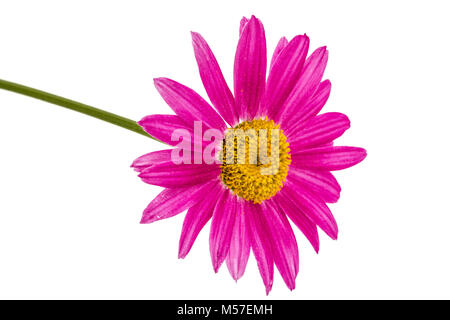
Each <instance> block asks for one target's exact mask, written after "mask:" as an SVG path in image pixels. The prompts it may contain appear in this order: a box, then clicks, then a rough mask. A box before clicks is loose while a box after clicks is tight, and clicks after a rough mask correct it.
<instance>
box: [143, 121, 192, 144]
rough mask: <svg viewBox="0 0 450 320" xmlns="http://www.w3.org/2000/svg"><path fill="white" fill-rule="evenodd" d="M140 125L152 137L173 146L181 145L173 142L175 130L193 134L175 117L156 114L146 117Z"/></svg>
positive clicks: (187, 126)
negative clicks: (172, 137)
mask: <svg viewBox="0 0 450 320" xmlns="http://www.w3.org/2000/svg"><path fill="white" fill-rule="evenodd" d="M138 124H139V125H140V126H141V127H142V128H144V130H145V131H146V132H147V133H148V134H149V135H151V136H152V137H154V138H156V139H158V140H161V141H162V142H164V143H167V144H169V145H172V146H175V145H177V144H178V143H179V141H172V140H171V136H172V133H173V132H174V131H175V130H180V129H182V130H187V131H188V132H192V133H193V130H192V129H191V127H190V126H189V125H187V124H186V122H184V121H183V120H182V119H181V118H180V117H179V116H175V115H166V114H154V115H150V116H146V117H144V118H143V119H142V120H141V121H139V122H138ZM192 125H193V124H192Z"/></svg>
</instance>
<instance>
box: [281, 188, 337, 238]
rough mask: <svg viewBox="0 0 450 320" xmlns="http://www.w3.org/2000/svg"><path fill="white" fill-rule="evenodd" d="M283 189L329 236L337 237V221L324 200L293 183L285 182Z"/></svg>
mask: <svg viewBox="0 0 450 320" xmlns="http://www.w3.org/2000/svg"><path fill="white" fill-rule="evenodd" d="M283 191H284V193H285V195H286V197H288V198H289V199H290V200H291V202H292V204H294V205H295V206H296V207H297V208H298V210H299V211H301V212H303V213H304V214H305V215H306V216H307V217H308V218H309V219H310V220H311V221H313V222H314V223H315V224H317V225H318V226H319V227H320V228H321V229H322V230H323V231H325V233H326V234H327V235H328V236H330V238H332V239H337V234H338V227H337V223H336V220H334V217H333V214H332V213H331V211H330V209H329V208H328V207H327V205H326V204H325V202H323V201H322V200H320V199H318V198H317V197H316V196H314V195H313V194H312V193H310V192H308V191H307V190H306V189H305V188H303V187H301V186H300V185H295V184H293V183H286V185H285V186H284V187H283Z"/></svg>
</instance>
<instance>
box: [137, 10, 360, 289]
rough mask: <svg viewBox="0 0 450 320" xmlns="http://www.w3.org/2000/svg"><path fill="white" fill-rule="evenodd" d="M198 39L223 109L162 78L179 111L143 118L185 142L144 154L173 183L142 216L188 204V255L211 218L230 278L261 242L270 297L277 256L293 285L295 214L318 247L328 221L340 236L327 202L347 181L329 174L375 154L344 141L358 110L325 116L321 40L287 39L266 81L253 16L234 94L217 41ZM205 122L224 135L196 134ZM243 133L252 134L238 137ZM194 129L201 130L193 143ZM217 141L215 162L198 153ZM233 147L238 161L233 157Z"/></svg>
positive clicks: (184, 235) (141, 167) (146, 164)
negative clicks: (313, 43)
mask: <svg viewBox="0 0 450 320" xmlns="http://www.w3.org/2000/svg"><path fill="white" fill-rule="evenodd" d="M192 39H193V46H194V52H195V58H196V60H197V63H198V68H199V71H200V77H201V79H202V82H203V84H204V87H205V89H206V92H207V94H208V96H209V99H210V100H211V103H212V105H213V106H214V107H215V110H214V109H213V107H211V105H210V104H209V103H208V102H206V101H205V100H204V99H203V98H202V97H200V95H198V94H197V93H196V92H194V91H193V90H192V89H190V88H188V87H185V86H183V85H182V84H180V83H177V82H175V81H173V80H170V79H167V78H158V79H155V86H156V88H157V90H158V91H159V93H160V94H161V96H162V98H163V99H164V100H165V101H166V103H167V104H168V105H169V106H170V107H171V108H172V110H173V111H174V112H175V115H150V116H147V117H144V118H143V119H142V120H141V121H140V122H139V124H140V125H141V126H142V127H143V128H144V130H145V131H146V132H147V133H149V134H150V135H152V136H153V137H155V138H157V139H159V140H161V141H163V142H165V143H167V144H169V145H172V146H176V148H175V149H167V150H161V151H157V152H152V153H149V154H146V155H143V156H141V157H139V158H138V159H136V160H135V161H134V163H133V164H132V167H133V168H134V169H135V170H137V171H138V172H139V177H140V178H141V179H142V180H143V181H144V182H146V183H149V184H152V185H157V186H161V187H164V188H165V189H164V190H163V191H162V192H161V193H160V194H159V195H158V196H157V197H156V198H155V199H154V200H153V201H152V202H151V203H150V204H149V205H148V207H147V208H146V209H145V211H144V213H143V217H142V221H141V223H151V222H154V221H157V220H160V219H165V218H169V217H172V216H174V215H176V214H179V213H181V212H183V211H185V210H187V214H186V217H185V219H184V223H183V229H182V232H181V238H180V244H179V258H184V257H186V255H187V254H188V252H189V250H190V249H191V247H192V245H193V243H194V241H195V239H196V237H197V235H198V234H199V232H200V231H201V229H202V228H203V227H204V226H205V224H206V223H207V222H208V221H209V220H210V219H211V220H212V222H211V229H210V237H209V245H210V254H211V259H212V264H213V268H214V271H215V272H217V271H218V269H219V267H220V266H221V264H222V263H223V262H224V261H226V265H227V267H228V270H229V271H230V274H231V276H232V277H233V278H234V279H235V280H237V279H239V278H240V277H242V275H243V274H244V271H245V267H246V264H247V261H248V258H249V254H250V250H252V251H253V254H254V256H255V258H256V261H257V264H258V269H259V272H260V274H261V277H262V280H263V282H264V285H265V288H266V293H267V294H268V293H269V291H270V290H271V288H272V283H273V273H274V264H275V265H276V267H277V268H278V270H279V272H280V274H281V276H282V278H283V280H284V281H285V283H286V285H287V287H288V288H289V289H291V290H293V289H294V288H295V279H296V276H297V274H298V268H299V262H298V248H297V242H296V239H295V236H294V233H293V230H292V228H291V224H290V222H289V220H288V218H289V219H290V220H291V221H292V222H293V223H294V224H295V225H296V226H297V227H298V228H299V229H300V230H301V231H302V232H303V234H304V235H305V236H306V238H307V239H308V240H309V242H310V243H311V245H312V246H313V248H314V249H315V250H316V252H318V251H319V237H318V231H317V226H318V227H320V228H321V229H322V230H323V231H324V232H325V233H326V234H327V235H328V236H330V237H331V238H332V239H337V234H338V227H337V224H336V221H335V219H334V217H333V215H332V213H331V211H330V209H329V208H328V206H327V204H326V203H333V202H336V201H337V200H338V199H339V195H340V191H341V188H340V186H339V184H338V182H337V181H336V179H335V178H334V176H333V174H332V173H330V171H334V170H341V169H345V168H348V167H351V166H353V165H355V164H357V163H359V162H361V161H362V160H363V159H364V158H365V157H366V151H365V150H364V149H362V148H357V147H342V146H334V145H333V140H334V139H336V138H338V137H339V136H341V135H342V134H343V133H344V131H345V130H347V129H348V128H349V127H350V121H349V120H348V118H347V116H345V115H344V114H342V113H337V112H329V113H323V114H319V115H318V113H319V112H320V110H321V109H322V107H323V106H324V105H325V103H326V101H327V99H328V96H329V94H330V89H331V83H330V81H329V80H324V81H322V76H323V73H324V70H325V66H326V63H327V59H328V51H327V50H326V47H321V48H318V49H317V50H315V51H314V52H313V53H312V54H310V55H309V57H307V53H308V48H309V38H308V37H307V36H306V35H298V36H296V37H294V38H293V39H292V40H290V41H288V40H287V39H286V38H285V37H283V38H281V40H280V41H279V42H278V45H277V46H276V48H275V52H274V53H273V56H272V60H271V63H270V67H269V72H268V78H267V80H266V69H267V53H266V40H265V32H264V28H263V25H262V23H261V21H260V20H258V19H257V18H255V17H254V16H252V17H251V18H250V19H249V20H248V19H246V18H243V19H242V20H241V25H240V37H239V42H238V46H237V50H236V57H235V63H234V95H233V94H232V92H231V91H230V89H229V87H228V86H227V84H226V82H225V79H224V77H223V75H222V72H221V70H220V67H219V65H218V63H217V60H216V58H215V57H214V55H213V53H212V51H211V49H210V47H209V46H208V44H207V43H206V41H205V40H204V39H203V38H202V36H201V35H200V34H198V33H195V32H193V33H192ZM198 123H200V124H201V126H203V127H202V128H203V129H207V130H212V129H214V130H215V132H219V133H220V135H216V139H215V140H214V141H213V142H211V143H209V144H208V145H207V143H208V142H209V141H212V139H209V140H208V139H206V140H207V141H205V139H202V136H200V140H199V139H198V137H197V138H195V136H196V133H198V132H197V131H198V125H197V124H198ZM239 129H240V130H242V131H245V130H247V131H248V132H251V133H252V134H253V136H252V134H250V135H249V136H246V137H245V136H244V140H239V139H238V138H237V136H231V139H228V135H229V134H230V133H233V134H234V132H235V131H237V130H239ZM247 131H245V132H247ZM174 132H178V133H179V132H184V133H187V135H188V137H186V135H183V134H175V139H174ZM275 133H277V134H278V137H277V138H276V139H275V138H273V136H272V134H275ZM189 136H191V137H192V136H194V141H192V140H189V139H188V138H189ZM197 136H198V135H197ZM217 136H218V137H217ZM180 137H183V141H182V143H179V138H180ZM205 137H206V134H205ZM253 138H254V139H255V140H251V139H253ZM173 140H175V141H173ZM230 141H231V144H228V143H229V142H230ZM251 141H255V142H256V144H254V145H252V143H251ZM181 144H183V145H182V146H181ZM211 145H213V146H214V147H218V148H217V149H218V150H219V149H220V148H221V150H219V151H216V153H214V152H213V153H211V154H213V157H214V159H215V160H216V161H214V162H212V163H211V161H206V160H205V159H200V161H198V158H199V157H200V158H202V156H203V157H204V155H205V154H209V152H211ZM265 146H267V147H268V154H270V157H272V156H273V157H274V158H270V163H269V162H267V161H266V162H264V161H263V160H264V159H263V157H262V156H261V154H257V152H259V151H257V150H262V149H264V147H265ZM208 148H209V149H208ZM181 149H182V152H180V150H181ZM192 150H193V152H191V153H189V151H192ZM238 150H241V151H244V158H241V160H242V159H243V160H244V162H240V163H238V161H236V159H237V158H239V156H240V154H239V152H240V151H238ZM206 151H208V152H206ZM245 151H247V154H245ZM227 152H228V153H227ZM177 154H178V155H180V154H182V157H183V159H184V160H185V161H184V162H182V163H181V164H180V163H179V161H178V162H177V163H174V162H176V161H174V156H175V155H177ZM230 155H231V157H230V159H231V160H232V161H225V160H227V159H228V158H227V156H230ZM252 155H255V158H254V159H253V160H254V161H253V162H251V161H250V157H251V156H252ZM274 159H275V160H274ZM228 160H229V159H228ZM272 160H274V161H272ZM192 162H194V163H192ZM275 164H276V166H275ZM263 170H266V172H263Z"/></svg>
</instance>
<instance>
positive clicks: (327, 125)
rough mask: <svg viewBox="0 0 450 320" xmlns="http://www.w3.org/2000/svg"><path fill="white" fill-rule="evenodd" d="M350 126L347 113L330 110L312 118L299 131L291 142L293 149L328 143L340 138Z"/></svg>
mask: <svg viewBox="0 0 450 320" xmlns="http://www.w3.org/2000/svg"><path fill="white" fill-rule="evenodd" d="M348 128H350V120H349V119H348V118H347V116H346V115H345V114H342V113H339V112H329V113H324V114H321V115H318V116H317V117H314V118H312V119H311V120H310V121H308V123H307V124H306V125H305V128H304V129H302V130H301V131H298V132H297V133H296V135H295V137H294V138H292V139H291V141H290V142H289V146H290V149H291V150H300V149H305V148H308V147H314V146H318V145H321V144H326V143H328V142H331V141H333V140H334V139H336V138H339V137H340V136H341V135H342V134H343V133H344V132H345V130H347V129H348Z"/></svg>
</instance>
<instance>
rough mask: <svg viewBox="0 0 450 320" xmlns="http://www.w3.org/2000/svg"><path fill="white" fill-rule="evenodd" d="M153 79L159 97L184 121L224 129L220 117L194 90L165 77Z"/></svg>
mask: <svg viewBox="0 0 450 320" xmlns="http://www.w3.org/2000/svg"><path fill="white" fill-rule="evenodd" d="M154 81H155V87H156V89H157V90H158V91H159V94H160V95H161V97H162V98H163V99H164V100H165V101H166V103H167V104H168V105H169V107H171V108H172V110H173V111H174V112H175V113H176V114H177V115H178V116H179V117H180V118H181V119H183V121H184V122H185V123H187V124H188V125H190V126H194V121H202V123H203V124H204V125H206V126H208V127H209V128H214V129H219V130H222V131H223V130H225V129H226V126H225V123H224V122H223V120H222V118H221V117H220V116H219V115H218V114H217V112H216V111H215V110H214V109H213V108H212V107H211V106H210V105H209V104H208V103H207V102H206V101H205V100H203V98H202V97H200V95H198V93H196V92H195V91H194V90H192V89H190V88H188V87H186V86H184V85H182V84H180V83H178V82H176V81H173V80H170V79H167V78H158V79H155V80H154Z"/></svg>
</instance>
